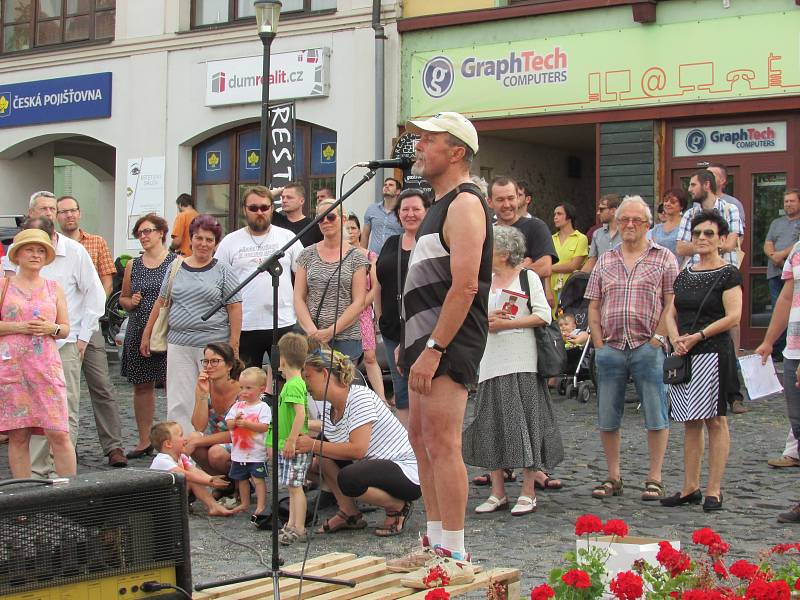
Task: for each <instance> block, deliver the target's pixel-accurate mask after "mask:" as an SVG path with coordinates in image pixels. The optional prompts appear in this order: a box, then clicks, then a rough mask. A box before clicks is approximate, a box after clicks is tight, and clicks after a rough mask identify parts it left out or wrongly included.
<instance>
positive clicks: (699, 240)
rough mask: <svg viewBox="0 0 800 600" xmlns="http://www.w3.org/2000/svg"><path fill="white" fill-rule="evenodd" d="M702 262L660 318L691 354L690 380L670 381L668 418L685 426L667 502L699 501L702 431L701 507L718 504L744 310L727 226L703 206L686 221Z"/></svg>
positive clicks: (685, 275)
mask: <svg viewBox="0 0 800 600" xmlns="http://www.w3.org/2000/svg"><path fill="white" fill-rule="evenodd" d="M691 227H692V229H691V231H692V244H693V246H694V249H695V251H696V253H697V254H698V255H699V256H700V261H699V262H698V263H697V264H695V265H691V266H689V267H687V268H685V269H684V270H683V271H681V272H680V273H679V274H678V277H677V278H676V279H675V285H674V289H675V299H674V301H673V303H672V304H671V305H670V306H668V307H667V309H666V312H665V323H666V325H667V331H668V332H669V337H670V341H671V342H672V346H673V348H674V352H675V354H677V355H679V356H687V355H688V356H689V357H690V361H691V369H690V373H691V375H690V380H689V381H688V382H687V383H681V384H677V385H670V386H669V397H670V401H671V413H672V418H673V419H674V420H675V421H682V422H683V424H684V427H685V434H684V448H683V467H684V473H683V488H682V489H681V491H680V492H678V493H676V494H675V495H673V496H670V497H668V498H662V499H661V504H662V505H664V506H680V505H682V504H700V502H701V501H702V500H703V494H702V493H701V491H700V463H701V461H702V460H703V429H704V428H705V429H707V430H708V481H707V482H706V488H705V502H703V510H704V511H706V512H710V511H717V510H721V509H722V490H721V487H722V478H723V475H724V474H725V464H726V462H727V460H728V452H729V450H730V434H729V432H728V421H727V418H726V416H725V414H726V409H727V405H728V403H727V397H728V391H729V390H728V382H729V381H731V379H732V378H733V377H736V370H735V369H736V353H735V352H734V348H733V342H732V341H731V336H730V334H729V332H730V330H731V329H733V328H734V327H736V325H738V324H739V318H740V317H741V314H742V276H741V274H740V273H739V270H738V269H737V268H736V267H734V266H732V265H730V264H728V262H727V261H725V260H724V259H723V258H722V257H721V256H720V249H721V248H722V244H723V243H724V242H725V238H726V236H727V235H728V223H727V221H726V220H725V219H724V218H723V217H722V216H721V215H720V214H719V213H718V212H717V211H715V210H714V211H702V212H700V213H698V214H697V215H696V216H695V217H694V218H693V219H692V223H691Z"/></svg>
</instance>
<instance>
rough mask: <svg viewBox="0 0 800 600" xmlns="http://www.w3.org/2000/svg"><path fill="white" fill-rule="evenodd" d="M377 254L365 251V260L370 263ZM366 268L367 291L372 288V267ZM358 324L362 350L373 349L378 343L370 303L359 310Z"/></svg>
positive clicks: (373, 314)
mask: <svg viewBox="0 0 800 600" xmlns="http://www.w3.org/2000/svg"><path fill="white" fill-rule="evenodd" d="M376 256H377V255H376V254H375V253H374V252H373V251H372V250H370V251H369V252H367V260H368V261H369V262H370V263H372V261H373V260H375V257H376ZM371 266H372V265H371V264H370V265H368V268H367V292H369V291H370V290H371V289H372V269H371V268H369V267H371ZM358 324H359V326H360V327H361V347H362V348H363V349H364V350H375V348H377V346H378V343H377V340H376V339H375V313H374V312H373V311H372V305H370V306H368V307H367V308H365V309H364V310H363V311H361V314H360V315H359V317H358Z"/></svg>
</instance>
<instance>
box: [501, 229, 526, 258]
mask: <svg viewBox="0 0 800 600" xmlns="http://www.w3.org/2000/svg"><path fill="white" fill-rule="evenodd" d="M494 250H495V252H508V264H509V265H511V266H512V267H516V266H517V265H519V264H520V263H521V262H522V261H523V260H524V259H525V236H524V235H522V232H521V231H520V230H519V229H517V228H516V227H509V226H507V225H495V227H494Z"/></svg>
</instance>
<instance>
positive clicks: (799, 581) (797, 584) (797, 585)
mask: <svg viewBox="0 0 800 600" xmlns="http://www.w3.org/2000/svg"><path fill="white" fill-rule="evenodd" d="M794 589H796V590H800V577H798V578H797V581H795V582H794Z"/></svg>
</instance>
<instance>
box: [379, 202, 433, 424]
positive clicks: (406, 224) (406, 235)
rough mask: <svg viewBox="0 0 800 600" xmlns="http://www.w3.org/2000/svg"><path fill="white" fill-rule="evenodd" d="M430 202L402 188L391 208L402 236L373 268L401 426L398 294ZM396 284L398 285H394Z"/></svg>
mask: <svg viewBox="0 0 800 600" xmlns="http://www.w3.org/2000/svg"><path fill="white" fill-rule="evenodd" d="M430 205H431V202H430V199H429V197H428V194H427V193H426V192H425V191H424V190H421V189H416V188H410V189H407V190H404V191H403V192H402V193H401V194H400V196H399V198H398V199H397V205H396V206H395V208H394V212H395V216H396V217H397V220H398V221H400V225H402V227H403V234H402V235H394V236H392V237H390V238H389V239H387V240H386V243H384V245H383V249H382V250H381V253H380V255H379V256H378V263H377V267H376V270H375V272H376V276H377V277H376V279H377V282H376V284H375V288H376V293H375V314H376V315H377V316H378V326H379V327H380V330H381V335H382V336H383V347H384V349H385V350H386V361H387V363H388V364H389V371H390V372H391V374H392V387H393V388H394V405H395V407H396V408H397V418H398V419H399V420H400V422H401V423H402V424H403V426H404V427H405V426H406V425H407V423H408V380H407V379H406V377H405V376H404V375H401V374H400V373H399V372H398V370H397V365H396V364H395V360H394V352H395V348H397V346H398V345H399V344H400V340H401V339H402V337H403V336H402V323H401V319H400V305H401V303H402V302H401V300H400V296H401V294H402V293H403V289H402V286H403V285H405V281H406V274H407V273H408V258H409V256H411V250H412V249H413V248H414V244H416V235H417V230H418V229H419V226H420V225H421V224H422V220H423V219H424V218H425V213H426V212H427V210H428V207H429V206H430ZM400 245H402V252H400V263H399V265H400V270H399V272H398V256H397V254H398V250H399V247H400ZM398 283H399V284H400V286H401V287H400V288H398Z"/></svg>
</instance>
